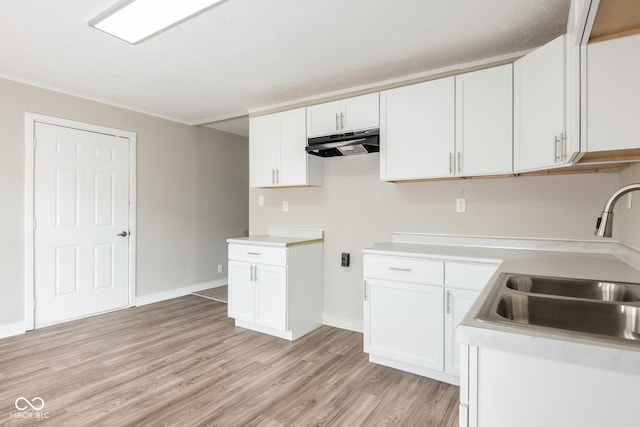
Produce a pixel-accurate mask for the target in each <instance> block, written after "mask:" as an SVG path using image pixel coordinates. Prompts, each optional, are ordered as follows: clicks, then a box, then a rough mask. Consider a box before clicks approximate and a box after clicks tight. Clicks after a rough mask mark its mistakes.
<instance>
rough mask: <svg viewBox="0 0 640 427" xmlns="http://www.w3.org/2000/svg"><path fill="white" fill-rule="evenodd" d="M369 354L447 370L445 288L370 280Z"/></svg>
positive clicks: (367, 283) (368, 283)
mask: <svg viewBox="0 0 640 427" xmlns="http://www.w3.org/2000/svg"><path fill="white" fill-rule="evenodd" d="M365 292H366V301H365V304H368V306H369V307H368V310H365V314H368V318H365V322H367V327H366V328H365V331H368V335H369V336H368V337H365V340H368V343H369V353H370V354H371V355H377V356H381V357H388V358H391V359H394V360H398V361H401V362H406V363H412V364H414V365H418V366H422V367H425V368H428V369H435V370H440V371H441V370H442V369H443V358H444V354H443V353H444V349H443V342H444V340H443V333H444V327H443V319H442V317H443V304H442V298H443V288H442V287H440V286H430V285H419V284H413V283H401V282H391V281H386V280H373V279H367V280H366V289H365Z"/></svg>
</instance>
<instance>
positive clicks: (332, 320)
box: [322, 313, 362, 333]
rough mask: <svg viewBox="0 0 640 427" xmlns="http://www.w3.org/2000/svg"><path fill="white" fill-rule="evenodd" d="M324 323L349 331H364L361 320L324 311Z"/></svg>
mask: <svg viewBox="0 0 640 427" xmlns="http://www.w3.org/2000/svg"><path fill="white" fill-rule="evenodd" d="M322 324H323V325H327V326H333V327H334V328H340V329H346V330H348V331H354V332H360V333H362V321H361V320H353V319H346V318H344V317H339V316H333V315H331V314H326V313H324V314H323V315H322Z"/></svg>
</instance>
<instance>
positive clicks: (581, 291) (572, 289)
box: [507, 276, 640, 302]
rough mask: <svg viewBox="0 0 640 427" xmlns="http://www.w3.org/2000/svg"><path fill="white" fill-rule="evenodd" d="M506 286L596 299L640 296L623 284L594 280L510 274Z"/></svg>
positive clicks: (541, 292) (537, 292) (517, 289)
mask: <svg viewBox="0 0 640 427" xmlns="http://www.w3.org/2000/svg"><path fill="white" fill-rule="evenodd" d="M507 287H508V288H510V289H514V290H516V291H522V292H530V293H534V294H547V295H557V296H565V297H575V298H586V299H593V300H598V301H621V302H631V301H640V297H639V296H638V295H636V294H634V293H633V292H632V291H631V290H629V288H628V287H627V286H625V285H623V284H619V283H611V282H599V281H595V280H575V279H559V278H555V277H536V276H512V277H509V279H508V280H507Z"/></svg>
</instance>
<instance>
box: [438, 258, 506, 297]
mask: <svg viewBox="0 0 640 427" xmlns="http://www.w3.org/2000/svg"><path fill="white" fill-rule="evenodd" d="M497 269H498V266H497V265H491V264H466V263H455V262H447V263H446V264H445V267H444V272H445V273H444V277H445V283H446V286H448V287H452V288H459V289H469V290H472V291H479V290H482V288H484V285H486V284H487V282H488V281H489V279H490V278H491V276H493V273H495V272H496V270H497Z"/></svg>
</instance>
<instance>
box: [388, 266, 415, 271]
mask: <svg viewBox="0 0 640 427" xmlns="http://www.w3.org/2000/svg"><path fill="white" fill-rule="evenodd" d="M389 270H391V271H411V269H410V268H402V267H389Z"/></svg>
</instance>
